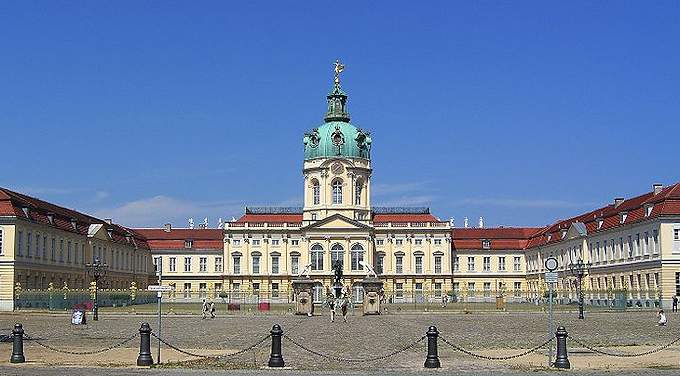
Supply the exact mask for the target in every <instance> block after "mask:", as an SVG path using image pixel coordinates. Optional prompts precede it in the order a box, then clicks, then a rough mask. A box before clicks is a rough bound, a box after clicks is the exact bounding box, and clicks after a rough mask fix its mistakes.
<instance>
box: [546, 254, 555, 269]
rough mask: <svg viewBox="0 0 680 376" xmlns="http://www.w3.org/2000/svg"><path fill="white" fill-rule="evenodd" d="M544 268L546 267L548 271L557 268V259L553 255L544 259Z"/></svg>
mask: <svg viewBox="0 0 680 376" xmlns="http://www.w3.org/2000/svg"><path fill="white" fill-rule="evenodd" d="M545 268H546V269H548V271H551V272H552V271H553V270H556V269H557V259H556V258H554V257H548V258H547V259H545Z"/></svg>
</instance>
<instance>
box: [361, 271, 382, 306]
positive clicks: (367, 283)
mask: <svg viewBox="0 0 680 376" xmlns="http://www.w3.org/2000/svg"><path fill="white" fill-rule="evenodd" d="M361 286H362V287H363V288H364V303H363V308H364V315H379V314H380V290H382V288H383V282H382V281H381V280H380V279H378V278H373V277H366V278H364V279H363V280H362V281H361Z"/></svg>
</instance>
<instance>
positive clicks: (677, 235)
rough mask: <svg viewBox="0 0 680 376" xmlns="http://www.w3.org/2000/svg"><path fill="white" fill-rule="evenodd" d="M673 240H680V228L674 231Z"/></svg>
mask: <svg viewBox="0 0 680 376" xmlns="http://www.w3.org/2000/svg"><path fill="white" fill-rule="evenodd" d="M673 240H680V228H674V229H673Z"/></svg>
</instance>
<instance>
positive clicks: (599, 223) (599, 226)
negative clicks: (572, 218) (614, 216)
mask: <svg viewBox="0 0 680 376" xmlns="http://www.w3.org/2000/svg"><path fill="white" fill-rule="evenodd" d="M603 223H604V220H603V219H602V218H598V219H597V229H598V230H599V229H601V228H602V224H603Z"/></svg>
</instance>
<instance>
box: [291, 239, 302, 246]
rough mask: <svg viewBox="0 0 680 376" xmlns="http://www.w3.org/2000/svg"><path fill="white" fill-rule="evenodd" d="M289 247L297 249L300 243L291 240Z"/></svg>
mask: <svg viewBox="0 0 680 376" xmlns="http://www.w3.org/2000/svg"><path fill="white" fill-rule="evenodd" d="M290 245H292V246H293V247H297V246H299V245H300V241H299V240H297V239H293V240H291V241H290Z"/></svg>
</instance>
